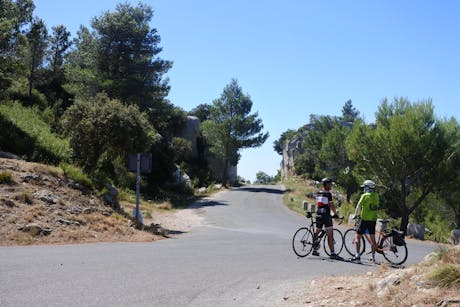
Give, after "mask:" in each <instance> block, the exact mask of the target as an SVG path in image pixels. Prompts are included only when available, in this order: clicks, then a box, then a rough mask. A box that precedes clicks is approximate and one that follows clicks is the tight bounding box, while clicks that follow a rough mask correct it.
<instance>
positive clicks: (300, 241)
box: [292, 227, 313, 257]
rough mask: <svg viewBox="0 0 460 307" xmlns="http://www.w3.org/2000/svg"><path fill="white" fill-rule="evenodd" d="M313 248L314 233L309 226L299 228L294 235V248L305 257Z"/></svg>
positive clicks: (298, 254)
mask: <svg viewBox="0 0 460 307" xmlns="http://www.w3.org/2000/svg"><path fill="white" fill-rule="evenodd" d="M312 248H313V233H312V232H311V231H310V229H308V228H307V227H302V228H299V229H298V230H297V231H296V232H295V234H294V236H293V237H292V249H293V250H294V253H295V254H296V255H297V256H299V257H305V256H307V255H308V254H310V253H311V250H312Z"/></svg>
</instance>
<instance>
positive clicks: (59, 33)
mask: <svg viewBox="0 0 460 307" xmlns="http://www.w3.org/2000/svg"><path fill="white" fill-rule="evenodd" d="M52 30H53V35H52V36H51V37H50V64H51V70H52V71H53V75H56V74H58V72H59V71H60V70H61V69H62V65H63V64H64V57H65V55H66V52H67V50H68V49H69V48H70V46H72V42H71V41H70V32H69V31H67V29H66V27H65V26H63V25H59V26H57V27H52Z"/></svg>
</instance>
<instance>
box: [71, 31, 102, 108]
mask: <svg viewBox="0 0 460 307" xmlns="http://www.w3.org/2000/svg"><path fill="white" fill-rule="evenodd" d="M73 45H74V48H73V50H72V51H70V52H69V54H68V56H67V59H68V60H67V63H66V65H65V78H66V80H67V82H68V83H66V84H65V85H64V88H65V89H66V90H67V91H68V92H70V93H71V94H73V95H74V96H78V97H79V98H81V99H90V98H91V97H94V96H95V95H96V94H97V93H98V92H99V79H98V70H97V40H96V38H95V34H94V33H91V31H90V30H89V29H88V28H86V27H84V26H80V29H79V30H78V32H77V38H75V39H74V40H73Z"/></svg>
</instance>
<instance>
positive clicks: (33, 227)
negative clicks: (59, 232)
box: [19, 223, 43, 237]
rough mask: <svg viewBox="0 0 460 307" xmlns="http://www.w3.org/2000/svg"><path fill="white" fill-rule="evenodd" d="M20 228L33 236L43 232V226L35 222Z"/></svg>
mask: <svg viewBox="0 0 460 307" xmlns="http://www.w3.org/2000/svg"><path fill="white" fill-rule="evenodd" d="M19 230H22V231H24V232H27V233H29V234H30V235H31V236H34V237H35V236H38V235H40V234H41V233H42V231H43V228H42V227H41V226H40V225H38V224H35V223H32V224H27V225H26V226H24V227H20V228H19Z"/></svg>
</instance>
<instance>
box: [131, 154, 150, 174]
mask: <svg viewBox="0 0 460 307" xmlns="http://www.w3.org/2000/svg"><path fill="white" fill-rule="evenodd" d="M140 155H141V159H140V171H141V173H144V174H150V173H151V172H152V154H151V153H143V154H140ZM127 167H128V171H130V172H137V154H129V155H128V162H127Z"/></svg>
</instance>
